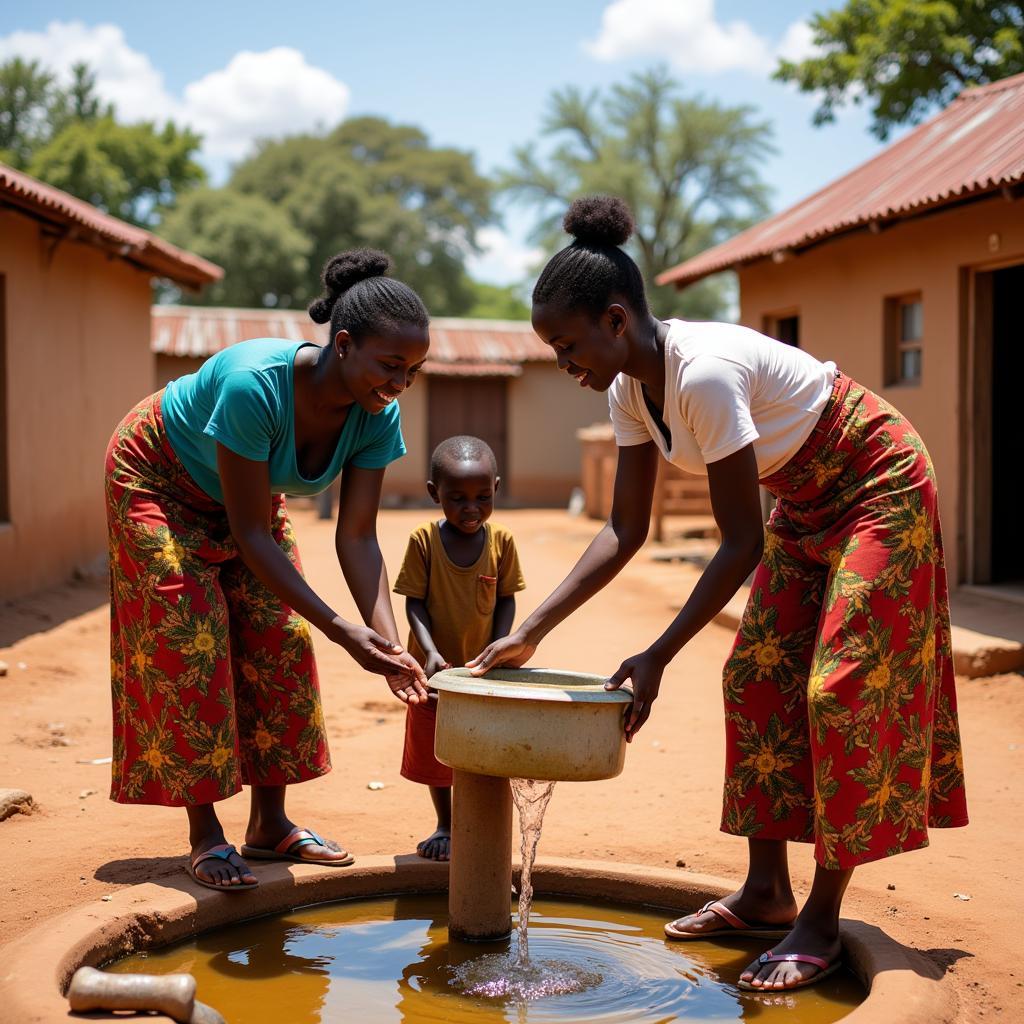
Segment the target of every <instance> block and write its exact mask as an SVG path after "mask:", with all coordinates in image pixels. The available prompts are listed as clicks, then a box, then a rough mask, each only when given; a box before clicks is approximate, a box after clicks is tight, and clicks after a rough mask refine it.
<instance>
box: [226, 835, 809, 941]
mask: <svg viewBox="0 0 1024 1024" xmlns="http://www.w3.org/2000/svg"><path fill="white" fill-rule="evenodd" d="M242 851H243V852H244V851H245V847H244V846H243V847H242ZM708 910H710V911H711V913H712V914H717V915H718V917H720V918H721V919H722V920H723V921H724V922H725V923H726V925H727V926H728V927H726V928H715V929H713V930H708V929H706V928H705V929H704V930H703V931H699V932H690V931H683V930H682V929H681V928H674V927H673V925H674V924H675V923H676V921H681V920H682V918H681V917H677V918H676V921H669V923H668V924H667V925H665V936H666V938H669V939H672V940H673V941H674V942H693V941H694V940H696V939H704V940H712V939H714V938H715V937H716V936H720V935H726V936H729V937H732V936H733V935H743V936H747V937H749V938H751V939H784V938H785V937H786V936H787V935H788V934H789V933H790V932H791V931H792V929H793V926H792V925H791V924H789V925H785V926H782V927H779V926H776V927H772V926H771V925H758V924H747V922H746V921H744V920H743V919H742V918H740V917H737V916H736V915H735V914H734V913H733V912H732V911H731V910H730V909H729V908H728V907H727V906H725V904H724V903H719V902H718V900H708V902H707V903H705V904H704V906H703V907H701V908H700V910H698V911H697V912H696V913H697V914H703V913H706V912H707V911H708ZM684 916H685V917H693V916H694V915H693V914H686V915H684Z"/></svg>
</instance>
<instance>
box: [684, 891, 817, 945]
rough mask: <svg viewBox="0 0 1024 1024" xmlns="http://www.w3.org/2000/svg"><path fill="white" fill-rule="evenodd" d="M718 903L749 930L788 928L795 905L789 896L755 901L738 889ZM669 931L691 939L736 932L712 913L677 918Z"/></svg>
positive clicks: (755, 898) (794, 914) (755, 897)
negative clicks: (684, 933)
mask: <svg viewBox="0 0 1024 1024" xmlns="http://www.w3.org/2000/svg"><path fill="white" fill-rule="evenodd" d="M719 902H720V903H721V904H722V905H723V906H725V907H726V908H727V909H728V910H731V911H732V912H733V913H734V914H735V915H736V916H737V917H738V918H740V919H741V920H743V921H745V922H746V923H747V924H749V925H750V926H751V927H752V928H788V927H789V925H791V924H792V923H793V919H794V918H795V917H796V910H797V907H796V901H795V900H794V899H793V897H792V895H789V896H786V897H772V898H767V897H757V896H754V895H752V894H748V893H746V892H745V891H744V889H742V888H741V889H738V890H737V891H736V892H734V893H732V894H730V895H729V896H726V897H724V898H723V899H721V900H719ZM669 927H670V928H672V930H673V931H677V932H689V933H691V934H693V935H711V934H713V933H715V932H735V931H736V930H737V929H735V928H734V927H733V926H732V925H731V924H729V923H728V921H726V920H724V919H723V918H722V917H720V916H719V915H718V914H716V913H715V912H714V911H713V910H705V911H704V912H703V913H701V912H699V911H698V912H697V913H695V914H687V915H686V916H685V917H680V918H677V919H676V920H675V921H673V922H672V923H671V924H670V925H669Z"/></svg>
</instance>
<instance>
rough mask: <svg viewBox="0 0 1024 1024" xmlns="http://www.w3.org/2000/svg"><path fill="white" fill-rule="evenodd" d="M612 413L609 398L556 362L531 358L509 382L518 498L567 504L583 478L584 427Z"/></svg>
mask: <svg viewBox="0 0 1024 1024" xmlns="http://www.w3.org/2000/svg"><path fill="white" fill-rule="evenodd" d="M607 419H608V398H607V396H606V395H604V394H599V393H598V392H596V391H591V390H589V389H588V388H581V387H580V386H579V385H578V384H577V383H576V382H575V381H574V380H572V379H571V378H570V377H567V376H566V375H565V374H564V373H559V372H558V371H557V370H556V369H555V365H554V363H526V364H525V365H524V366H523V375H522V376H521V377H516V378H514V379H513V380H511V381H510V382H509V421H510V422H509V463H510V465H509V467H508V475H509V482H510V484H511V493H512V495H513V496H514V498H515V500H516V502H517V503H523V504H537V505H562V504H564V503H565V502H567V501H568V500H569V494H570V493H571V491H572V489H573V488H574V487H577V486H579V483H580V479H581V460H582V449H581V447H580V442H579V440H578V439H577V437H576V431H577V430H579V428H580V427H588V426H590V425H591V424H592V423H599V422H602V421H604V420H607Z"/></svg>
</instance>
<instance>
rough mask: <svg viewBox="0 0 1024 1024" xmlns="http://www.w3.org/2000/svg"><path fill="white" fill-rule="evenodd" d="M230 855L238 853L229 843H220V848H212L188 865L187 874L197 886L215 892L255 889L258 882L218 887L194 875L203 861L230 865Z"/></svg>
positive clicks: (235, 865)
mask: <svg viewBox="0 0 1024 1024" xmlns="http://www.w3.org/2000/svg"><path fill="white" fill-rule="evenodd" d="M243 849H244V847H243ZM232 854H236V855H237V854H238V851H237V850H236V849H235V848H234V847H233V846H232V845H231V844H230V843H222V844H221V845H220V846H212V847H210V849H209V850H207V851H206V852H205V853H201V854H199V856H198V857H196V858H195V860H193V861H192V863H191V864H190V865H189V869H188V873H189V874H190V875H191V876H192V880H193V881H194V882H198V883H199V885H203V886H205V887H206V888H207V889H216V890H217V892H240V891H241V890H243V889H255V888H256V887H257V886H258V885H259V884H260V883H259V882H242V881H239V882H238V883H237V884H232V885H218V884H217V883H216V882H208V881H207V880H206V879H205V878H200V877H199V875H197V874H196V868H197V867H199V865H200V864H202V863H203V861H204V860H222V861H224V862H225V863H227V864H230V863H231V861H230V859H229V858H230V857H231V855H232ZM231 866H232V867H233V868H235V869H236V870H240V869H239V868H238V865H237V864H231Z"/></svg>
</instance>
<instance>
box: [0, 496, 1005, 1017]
mask: <svg viewBox="0 0 1024 1024" xmlns="http://www.w3.org/2000/svg"><path fill="white" fill-rule="evenodd" d="M294 518H295V525H296V532H297V535H298V538H299V543H300V548H301V550H302V553H303V560H304V563H305V566H306V571H307V575H308V576H309V578H310V581H311V583H312V584H313V586H314V587H316V588H317V589H318V590H319V592H320V593H321V594H322V595H323V596H324V597H325V598H326V599H327V600H328V601H329V602H332V603H333V604H334V606H335V607H336V608H337V609H338V610H339V611H340V612H341V613H342V614H344V615H347V616H352V617H354V608H353V606H352V602H351V600H350V599H349V598H348V595H347V593H346V591H345V588H344V585H343V582H342V579H341V574H340V572H339V571H338V568H337V564H336V562H335V560H334V554H333V537H332V525H331V524H330V523H324V522H321V521H318V520H317V519H316V518H315V517H314V515H313V513H312V512H311V511H309V510H307V509H297V510H296V511H295V516H294ZM423 518H425V514H424V513H423V512H421V511H394V512H385V513H382V517H381V544H382V547H383V550H384V555H385V558H386V560H387V564H388V566H389V567H390V571H391V576H392V579H393V578H394V575H395V573H396V572H397V568H398V565H399V563H400V560H401V556H402V551H403V549H404V544H405V539H406V537H407V536H408V533H409V531H410V529H411V528H412V527H413V526H415V525H416V524H417V523H418V522H420V521H422V519H423ZM495 519H496V520H500V521H501V522H504V523H505V524H507V525H508V526H509V527H510V528H511V529H512V530H513V532H514V534H515V535H516V537H517V540H518V544H519V548H520V552H521V555H522V560H523V568H524V571H525V574H526V579H527V584H528V589H527V590H526V592H525V593H524V594H522V595H520V605H519V607H520V613H521V614H522V613H524V612H526V611H528V610H529V609H531V608H532V607H533V606H534V604H535V603H536V602H537V601H539V600H540V599H541V598H542V597H544V596H545V595H546V594H547V593H548V592H549V589H550V588H551V587H552V586H553V585H554V584H555V583H557V582H558V581H559V580H560V579H561V578H562V577H563V576H564V574H565V573H566V572H567V571H568V569H569V568H570V566H571V565H572V563H573V560H574V559H575V557H576V556H577V555H578V554H579V553H580V552H581V551H582V549H583V548H584V546H585V545H586V543H587V542H588V540H589V539H590V538H591V537H592V536H593V534H594V532H595V531H596V529H597V524H594V523H592V522H590V521H588V520H583V519H572V518H570V517H568V516H567V515H566V514H564V513H562V512H559V511H500V512H499V513H497V514H496V516H495ZM649 554H650V548H649V549H648V551H645V552H644V553H641V555H640V556H639V557H638V558H636V559H635V560H634V562H633V564H631V565H630V566H629V567H628V568H627V569H626V570H625V571H624V572H623V574H622V576H621V577H620V578H619V579H618V580H617V581H616V582H615V583H614V584H613V585H612V586H611V587H610V588H608V589H607V590H606V591H605V592H604V593H603V594H602V595H600V596H599V597H598V598H597V599H595V600H594V601H593V602H591V604H590V605H589V606H587V607H586V608H585V609H584V610H583V612H581V613H579V614H577V616H576V617H575V618H573V619H570V620H568V621H567V622H566V623H564V624H563V626H562V627H561V628H560V629H558V630H556V631H555V632H554V633H553V634H552V635H551V636H549V637H548V639H547V640H546V641H545V643H544V645H543V646H542V648H541V650H540V651H539V653H538V656H537V658H536V659H535V664H538V665H551V666H557V667H563V668H572V669H577V670H581V671H592V672H597V673H602V674H609V673H611V672H612V671H613V670H614V669H615V668H617V667H618V664H619V662H620V661H621V660H622V659H623V658H624V657H626V656H627V655H630V654H633V653H635V652H636V651H637V650H640V649H641V648H642V647H643V646H645V645H646V643H647V642H648V641H649V639H650V638H651V637H653V636H654V635H655V634H656V633H657V631H658V630H659V629H660V628H661V627H662V626H663V625H664V624H665V623H666V622H667V621H668V619H669V618H670V616H671V611H670V605H671V604H672V603H676V604H678V601H679V599H680V598H681V597H685V595H686V593H687V592H688V591H689V588H690V587H692V585H693V582H694V580H695V579H696V578H697V573H696V570H694V569H693V568H690V567H688V566H686V565H680V564H678V563H672V564H661V563H655V562H653V561H651V559H650V557H649ZM396 610H397V611H398V613H399V622H400V623H404V614H403V613H402V608H401V606H400V605H396ZM403 634H404V628H403ZM730 642H731V634H730V633H729V632H727V631H726V630H725V629H722V628H720V627H718V626H709V627H708V628H707V629H705V630H704V631H703V633H701V634H700V635H699V636H698V637H696V638H695V639H694V640H693V642H692V643H691V644H690V645H689V646H688V647H687V648H686V649H685V650H684V651H683V652H682V654H681V655H680V656H679V658H677V660H676V661H675V663H674V664H673V665H672V666H671V667H670V668H669V670H668V672H667V674H666V677H665V683H664V686H663V687H662V695H661V698H660V700H659V702H658V704H657V705H656V707H655V710H654V714H653V717H652V719H651V721H650V722H649V723H648V724H647V726H646V727H645V729H644V730H643V731H642V732H641V733H640V735H639V736H638V738H637V740H636V742H635V743H634V744H633V745H632V746H631V748H630V749H629V752H628V755H627V760H626V769H625V771H624V772H623V774H622V775H621V776H620V777H619V778H617V779H613V780H611V781H608V782H599V783H589V784H586V785H582V784H575V785H572V784H568V783H563V784H561V785H560V786H559V787H558V789H556V791H555V795H554V799H553V801H552V804H551V808H550V811H549V813H548V817H547V822H546V825H545V830H544V836H543V838H542V840H541V855H542V856H543V855H545V854H546V855H561V856H582V857H594V858H602V857H608V858H618V859H621V860H624V861H632V862H636V863H640V864H649V865H656V866H665V865H668V866H673V865H677V864H679V865H683V864H685V866H686V867H687V868H691V869H694V870H697V871H701V872H707V873H711V874H716V875H721V876H726V877H734V878H737V879H740V878H741V877H742V873H743V868H744V850H745V844H744V843H743V841H742V840H738V839H736V838H734V837H731V836H726V835H723V834H722V833H720V832H719V831H718V816H719V800H720V786H721V778H722V771H723V757H724V754H723V739H722V734H723V725H722V714H721V702H720V690H719V684H720V672H721V665H722V662H723V660H724V658H725V656H726V653H727V651H728V648H729V644H730ZM317 654H318V658H319V665H320V678H321V685H322V688H323V692H324V701H325V710H326V714H327V722H328V727H329V729H330V736H331V747H332V755H333V759H334V765H335V768H334V771H333V772H332V773H331V774H329V775H328V776H326V777H325V778H324V779H321V780H317V781H315V782H311V783H308V784H306V785H302V786H297V787H295V789H294V791H293V794H292V795H291V797H290V803H289V810H290V813H291V815H292V817H293V818H294V819H295V820H297V821H299V822H300V823H302V824H304V825H309V826H312V827H314V828H316V829H317V830H320V831H322V832H325V833H327V834H328V835H331V836H333V837H335V838H337V839H338V840H339V841H341V842H343V843H344V844H346V845H348V846H349V847H350V848H351V849H352V850H353V851H354V852H355V853H356V854H357V855H358V854H359V853H366V854H368V853H382V854H387V853H396V852H403V853H404V852H410V851H412V849H413V848H414V845H415V842H416V841H417V840H418V839H420V838H422V837H423V836H425V835H426V834H427V833H429V832H430V831H431V830H432V819H431V817H430V805H429V798H428V796H427V793H426V791H425V790H424V789H422V788H421V787H418V786H415V785H413V784H411V783H408V782H406V781H404V780H403V779H402V778H401V777H400V776H399V774H398V768H399V758H400V755H401V746H402V732H403V711H402V707H401V705H400V704H399V703H398V702H397V701H396V700H394V698H392V697H391V696H390V694H389V692H388V691H387V689H386V687H385V685H384V684H383V682H381V681H378V679H377V678H376V677H370V676H367V675H365V674H362V673H361V672H360V671H359V670H358V669H356V667H355V665H354V664H353V663H352V662H351V661H350V660H348V659H347V657H346V656H345V655H344V652H342V651H340V650H339V649H338V648H335V647H332V646H331V645H329V644H328V643H327V642H326V641H323V640H322V638H320V639H319V642H318V644H317ZM0 659H2V660H4V661H6V662H7V663H8V666H9V669H8V674H7V676H6V678H0V721H2V722H3V728H2V729H0V787H11V788H20V789H26V790H28V791H29V792H30V793H31V794H32V795H33V797H34V799H35V801H36V803H37V805H38V809H37V810H36V812H35V813H33V814H31V815H15V816H14V817H12V818H9V819H8V820H6V821H4V822H0V868H2V875H0V894H2V895H0V936H3V935H11V934H12V933H14V932H18V931H21V930H23V929H24V928H25V927H27V926H28V925H31V924H35V923H36V922H38V921H40V920H43V919H45V918H46V917H48V916H51V915H53V914H57V913H59V912H60V911H62V910H64V909H66V908H68V907H70V906H73V905H75V904H79V903H84V902H87V901H90V900H97V899H99V898H100V897H101V896H102V895H103V894H104V893H107V892H110V891H111V890H113V889H115V888H118V887H122V886H127V885H132V884H134V883H137V882H142V881H152V882H160V881H161V880H166V884H168V885H172V886H173V885H175V884H176V880H177V879H178V878H179V877H180V875H181V871H182V866H183V864H184V856H183V855H184V853H185V852H186V849H187V844H186V831H185V816H184V813H183V812H182V811H180V810H175V809H169V808H160V807H125V806H119V805H116V804H113V803H111V802H110V801H109V800H108V799H107V795H106V794H107V788H108V785H109V767H108V766H107V765H93V764H88V763H83V762H87V761H88V760H90V759H93V758H102V757H105V756H109V754H110V707H109V696H108V694H109V691H108V688H107V685H108V684H107V680H108V650H107V606H106V592H105V589H104V588H103V587H100V586H98V585H95V584H91V585H90V584H77V585H69V586H67V587H63V588H60V589H58V590H55V591H51V592H49V593H46V594H43V595H40V596H38V597H36V598H33V599H28V600H25V601H21V602H18V603H13V604H8V605H5V606H0ZM959 697H960V714H961V723H962V727H963V735H964V745H965V759H966V766H967V782H968V787H969V788H968V792H969V800H970V812H971V817H972V823H971V825H970V827H968V828H966V829H955V830H947V831H936V832H933V833H932V845H931V847H930V848H929V849H926V850H923V851H918V852H915V853H912V854H909V855H907V856H902V857H896V858H892V859H889V860H885V861H882V862H879V863H875V864H870V865H867V866H866V867H864V868H862V869H860V870H859V871H858V872H857V874H856V875H855V877H854V880H853V883H852V885H851V888H850V890H849V894H848V896H847V900H846V904H845V910H846V915H847V916H848V917H852V918H858V919H862V920H864V921H867V922H869V923H872V924H876V925H878V926H880V927H882V928H883V929H884V930H885V931H887V932H888V933H889V934H890V935H892V936H893V937H895V938H896V939H898V940H899V941H901V942H904V943H906V944H907V945H908V946H912V947H915V948H917V949H919V950H921V951H923V952H925V953H926V954H927V955H928V956H930V957H932V958H933V959H934V960H935V961H937V962H938V963H939V964H940V965H941V966H942V967H943V968H944V969H945V970H946V971H947V973H948V975H949V980H950V981H951V982H952V983H953V984H954V985H956V987H957V989H958V992H959V996H960V1001H961V1007H962V1012H961V1019H962V1020H964V1021H982V1020H984V1021H990V1020H992V1019H994V1018H995V1019H1002V1020H1007V1021H1016V1020H1019V1019H1020V1017H1021V1011H1020V1009H1019V1006H1020V1004H1021V1000H1022V999H1024V991H1022V987H1024V967H1022V966H1021V964H1020V961H1019V960H1018V959H1017V957H1016V956H1015V955H1014V950H1015V949H1016V942H1015V939H1014V936H1015V935H1016V929H1017V928H1018V927H1020V923H1021V918H1022V912H1024V899H1022V897H1021V887H1020V881H1019V879H1018V878H1017V877H1016V876H1015V875H1014V873H1013V872H1014V871H1015V870H1019V868H1020V865H1021V863H1022V859H1024V857H1022V855H1024V829H1021V827H1020V823H1019V814H1020V796H1019V794H1020V792H1021V782H1022V775H1024V772H1022V764H1024V678H1022V677H1021V676H1019V675H1014V676H1004V677H999V678H993V679H979V680H961V681H960V688H959ZM373 780H376V781H380V782H383V783H384V788H383V789H381V790H369V789H368V788H367V783H368V782H370V781H373ZM570 789H571V790H572V792H570ZM1013 793H1017V794H1018V796H1017V797H1013V796H1012V794H1013ZM1015 806H1016V807H1017V808H1018V811H1017V812H1014V811H1013V807H1015ZM222 808H223V814H222V817H223V820H224V822H225V825H226V827H227V831H228V836H229V839H231V840H232V841H234V842H237V843H240V842H241V836H242V830H243V828H244V824H245V818H246V810H247V800H246V797H245V796H244V795H243V796H237V797H235V798H234V799H232V800H230V801H227V802H226V803H225V804H223V805H222ZM791 862H792V867H793V874H794V883H795V885H796V887H797V893H798V896H799V895H800V894H802V893H806V891H807V883H808V880H809V878H810V873H811V869H812V862H811V852H810V848H809V847H804V846H798V847H794V848H793V849H792V851H791ZM1014 865H1017V867H1016V868H1015V867H1014ZM957 894H959V895H960V896H962V897H969V899H961V898H958V896H957Z"/></svg>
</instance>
